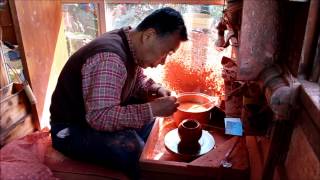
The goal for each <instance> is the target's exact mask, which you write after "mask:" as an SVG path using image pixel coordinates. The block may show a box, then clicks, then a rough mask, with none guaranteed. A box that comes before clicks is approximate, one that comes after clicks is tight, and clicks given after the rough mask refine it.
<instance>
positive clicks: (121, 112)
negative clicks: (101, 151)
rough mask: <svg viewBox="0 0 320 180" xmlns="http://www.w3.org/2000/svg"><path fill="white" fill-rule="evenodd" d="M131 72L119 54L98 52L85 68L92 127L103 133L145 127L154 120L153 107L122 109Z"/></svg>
mask: <svg viewBox="0 0 320 180" xmlns="http://www.w3.org/2000/svg"><path fill="white" fill-rule="evenodd" d="M126 77H127V71H126V67H125V65H124V63H123V62H122V60H121V59H120V57H119V56H118V55H117V54H115V53H108V52H103V53H98V54H96V55H94V56H92V57H90V58H89V59H88V60H87V61H86V63H85V64H84V65H83V67H82V78H83V79H82V90H83V97H84V101H85V108H86V120H87V122H88V123H89V125H90V126H91V127H92V128H94V129H97V130H100V131H109V132H112V131H116V130H121V129H125V128H141V127H142V126H143V125H144V124H145V123H147V122H149V121H150V120H151V119H152V112H151V108H150V104H149V103H146V104H134V105H128V106H121V105H120V102H121V92H122V88H123V86H124V84H125V81H126Z"/></svg>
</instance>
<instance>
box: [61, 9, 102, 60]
mask: <svg viewBox="0 0 320 180" xmlns="http://www.w3.org/2000/svg"><path fill="white" fill-rule="evenodd" d="M62 12H63V18H64V26H65V34H66V40H67V47H68V55H69V56H70V55H71V54H73V53H74V52H75V51H76V50H78V49H79V48H80V47H82V46H83V45H84V44H86V43H88V42H90V41H91V40H93V39H94V38H95V37H97V34H98V18H97V13H96V12H97V7H96V6H95V4H94V3H76V4H63V9H62Z"/></svg>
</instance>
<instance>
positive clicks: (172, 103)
mask: <svg viewBox="0 0 320 180" xmlns="http://www.w3.org/2000/svg"><path fill="white" fill-rule="evenodd" d="M150 105H151V109H152V113H153V116H161V117H166V116H171V115H172V114H173V113H174V112H175V111H177V107H178V106H179V103H177V98H176V97H174V96H166V97H161V98H157V99H155V100H153V101H151V102H150Z"/></svg>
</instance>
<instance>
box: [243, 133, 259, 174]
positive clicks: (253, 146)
mask: <svg viewBox="0 0 320 180" xmlns="http://www.w3.org/2000/svg"><path fill="white" fill-rule="evenodd" d="M246 144H247V148H248V152H249V161H250V170H251V173H250V179H254V180H261V179H262V169H263V161H262V157H261V154H260V152H259V150H258V144H257V141H256V138H255V137H254V136H247V137H246Z"/></svg>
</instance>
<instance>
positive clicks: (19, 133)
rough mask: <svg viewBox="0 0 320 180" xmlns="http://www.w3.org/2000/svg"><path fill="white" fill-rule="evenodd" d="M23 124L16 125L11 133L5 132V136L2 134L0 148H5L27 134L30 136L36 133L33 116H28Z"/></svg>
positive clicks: (23, 120) (22, 121)
mask: <svg viewBox="0 0 320 180" xmlns="http://www.w3.org/2000/svg"><path fill="white" fill-rule="evenodd" d="M20 122H21V123H18V124H16V125H14V127H13V128H12V129H10V131H9V132H5V133H4V134H3V133H1V137H0V146H3V145H5V144H7V143H9V142H11V141H13V140H14V139H18V138H21V137H23V136H25V135H27V134H30V133H32V132H33V131H34V126H33V122H32V116H31V115H27V116H26V117H25V118H23V119H22V120H21V121H20Z"/></svg>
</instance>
